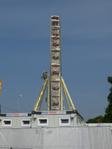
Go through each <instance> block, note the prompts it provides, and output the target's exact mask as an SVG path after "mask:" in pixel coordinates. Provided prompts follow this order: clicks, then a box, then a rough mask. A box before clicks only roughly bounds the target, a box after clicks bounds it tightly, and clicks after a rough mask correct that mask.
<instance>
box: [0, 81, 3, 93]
mask: <svg viewBox="0 0 112 149" xmlns="http://www.w3.org/2000/svg"><path fill="white" fill-rule="evenodd" d="M2 86H3V83H2V80H0V95H2Z"/></svg>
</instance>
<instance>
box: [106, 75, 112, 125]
mask: <svg viewBox="0 0 112 149" xmlns="http://www.w3.org/2000/svg"><path fill="white" fill-rule="evenodd" d="M108 82H109V83H110V84H111V88H110V93H109V95H108V97H107V98H108V105H107V108H106V110H105V115H104V122H106V123H112V77H108Z"/></svg>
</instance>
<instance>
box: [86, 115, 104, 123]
mask: <svg viewBox="0 0 112 149" xmlns="http://www.w3.org/2000/svg"><path fill="white" fill-rule="evenodd" d="M102 122H103V116H102V115H100V116H97V117H95V118H91V119H89V120H88V121H87V123H102Z"/></svg>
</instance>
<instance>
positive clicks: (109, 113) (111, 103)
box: [87, 76, 112, 123]
mask: <svg viewBox="0 0 112 149" xmlns="http://www.w3.org/2000/svg"><path fill="white" fill-rule="evenodd" d="M108 82H109V83H110V84H111V85H112V76H111V77H108ZM107 99H108V105H107V107H106V109H105V114H104V116H101V115H100V116H97V117H95V118H92V119H89V120H88V121H87V123H112V87H111V88H110V93H109V95H108V97H107Z"/></svg>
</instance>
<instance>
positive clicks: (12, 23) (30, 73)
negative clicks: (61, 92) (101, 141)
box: [0, 0, 112, 119]
mask: <svg viewBox="0 0 112 149" xmlns="http://www.w3.org/2000/svg"><path fill="white" fill-rule="evenodd" d="M111 8H112V1H111V0H106V1H105V0H85V1H84V0H69V1H68V0H56V1H53V0H46V1H44V0H10V1H9V0H0V70H1V71H0V79H1V80H3V92H2V96H1V97H0V103H1V105H2V111H3V112H28V111H31V110H32V109H33V105H34V103H35V100H36V97H37V96H38V94H39V91H40V88H41V85H42V80H41V74H42V72H43V71H47V70H49V63H50V60H49V58H50V56H49V49H50V16H51V15H59V16H60V18H61V34H62V62H63V64H62V70H63V77H64V79H65V82H66V83H67V85H68V88H69V91H70V94H71V97H72V99H73V101H74V103H75V104H76V107H77V109H78V111H79V112H80V113H81V114H82V115H83V116H84V118H85V119H87V118H90V117H93V116H96V115H99V114H103V113H104V110H105V107H106V105H107V95H108V92H109V88H110V86H109V84H108V82H107V77H108V76H109V75H112V68H111V65H112V19H111V18H112V9H111Z"/></svg>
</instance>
